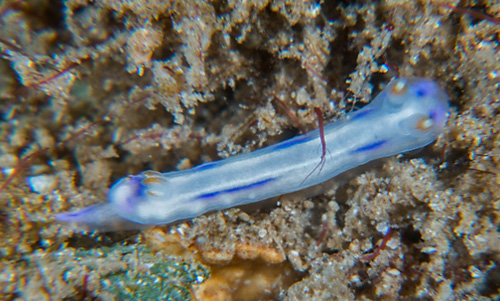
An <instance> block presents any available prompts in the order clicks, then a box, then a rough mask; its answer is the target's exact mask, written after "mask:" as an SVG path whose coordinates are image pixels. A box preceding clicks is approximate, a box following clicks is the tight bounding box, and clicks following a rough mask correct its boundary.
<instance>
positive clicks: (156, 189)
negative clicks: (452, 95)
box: [56, 78, 449, 230]
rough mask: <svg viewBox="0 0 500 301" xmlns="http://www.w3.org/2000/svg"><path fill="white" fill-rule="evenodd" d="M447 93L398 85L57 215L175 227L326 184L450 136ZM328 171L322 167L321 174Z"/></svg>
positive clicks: (121, 184)
mask: <svg viewBox="0 0 500 301" xmlns="http://www.w3.org/2000/svg"><path fill="white" fill-rule="evenodd" d="M448 109H449V108H448V98H447V95H446V93H445V92H444V91H443V90H442V89H441V88H440V87H439V86H438V85H437V84H436V83H435V82H433V81H431V80H428V79H423V78H401V79H396V80H393V81H392V82H391V83H389V85H388V86H387V88H386V89H384V90H383V91H382V92H381V93H380V94H379V95H378V96H377V97H376V98H375V99H374V100H373V101H372V102H371V103H370V104H369V105H367V106H365V107H364V108H362V109H360V110H358V111H356V112H353V113H350V114H349V115H347V117H346V118H345V120H341V121H338V122H334V123H330V124H328V125H326V126H325V128H324V136H325V144H326V153H325V156H324V159H323V161H322V155H323V151H322V145H321V139H320V137H319V130H315V131H311V132H310V133H307V134H306V135H301V136H297V137H294V138H292V139H289V140H286V141H283V142H281V143H278V144H275V145H271V146H269V147H266V148H262V149H259V150H256V151H254V152H251V153H247V154H242V155H237V156H234V157H231V158H228V159H224V160H220V161H216V162H212V163H208V164H204V165H200V166H198V167H195V168H193V169H190V170H184V171H174V172H168V173H164V174H161V173H157V172H144V173H142V174H139V175H136V176H131V177H127V178H124V179H122V180H120V181H118V182H117V183H116V184H115V185H113V187H111V189H110V191H109V193H108V201H109V202H108V203H106V204H104V205H97V206H92V207H89V208H87V209H83V210H81V211H78V212H76V213H62V214H58V215H57V216H56V219H57V220H58V221H61V222H68V223H75V224H77V225H78V226H81V227H83V228H86V229H100V230H119V229H123V228H136V227H139V226H140V225H159V224H168V223H171V222H174V221H177V220H183V219H188V218H192V217H195V216H198V215H201V214H203V213H205V212H208V211H213V210H221V209H226V208H230V207H234V206H238V205H243V204H248V203H253V202H258V201H261V200H264V199H268V198H271V197H275V196H279V195H281V194H286V193H290V192H294V191H298V190H302V189H304V188H307V187H310V186H313V185H316V184H320V183H322V182H325V181H327V180H329V179H331V178H332V177H334V176H336V175H338V174H340V173H342V172H344V171H347V170H349V169H352V168H354V167H357V166H359V165H361V164H364V163H366V162H369V161H372V160H375V159H379V158H383V157H388V156H392V155H396V154H399V153H402V152H407V151H410V150H413V149H417V148H421V147H423V146H425V145H427V144H429V143H431V142H432V141H434V140H435V139H436V137H437V136H438V135H439V134H440V133H442V132H443V130H444V126H445V123H446V120H447V116H448ZM320 164H321V168H317V167H318V166H319V165H320Z"/></svg>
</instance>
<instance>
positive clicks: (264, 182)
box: [196, 178, 276, 199]
mask: <svg viewBox="0 0 500 301" xmlns="http://www.w3.org/2000/svg"><path fill="white" fill-rule="evenodd" d="M274 180H276V178H270V179H265V180H262V181H259V182H255V183H252V184H248V185H243V186H239V187H233V188H229V189H226V190H221V191H215V192H210V193H206V194H202V195H200V196H198V197H197V198H196V199H209V198H213V197H215V196H217V195H219V194H224V193H233V192H240V191H244V190H249V189H253V188H257V187H259V186H263V185H265V184H267V183H269V182H272V181H274Z"/></svg>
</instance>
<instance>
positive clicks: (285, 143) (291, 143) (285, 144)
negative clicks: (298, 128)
mask: <svg viewBox="0 0 500 301" xmlns="http://www.w3.org/2000/svg"><path fill="white" fill-rule="evenodd" d="M310 140H311V137H309V136H307V135H301V136H296V137H293V138H291V139H289V140H285V141H283V142H280V143H278V144H275V145H273V146H271V147H272V148H273V149H275V150H278V149H285V148H289V147H291V146H294V145H297V144H302V143H305V142H308V141H310Z"/></svg>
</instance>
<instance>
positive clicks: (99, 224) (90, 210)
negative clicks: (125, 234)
mask: <svg viewBox="0 0 500 301" xmlns="http://www.w3.org/2000/svg"><path fill="white" fill-rule="evenodd" d="M55 218H56V222H58V223H62V224H66V225H69V226H71V227H73V228H75V229H77V230H81V231H99V232H110V231H123V230H140V229H144V228H147V226H145V225H141V224H138V223H134V222H131V221H129V220H126V219H124V218H122V217H120V216H118V214H116V213H115V212H114V210H113V208H112V206H111V204H109V203H106V204H102V205H94V206H89V207H86V208H83V209H81V210H79V211H76V212H68V213H59V214H56V215H55Z"/></svg>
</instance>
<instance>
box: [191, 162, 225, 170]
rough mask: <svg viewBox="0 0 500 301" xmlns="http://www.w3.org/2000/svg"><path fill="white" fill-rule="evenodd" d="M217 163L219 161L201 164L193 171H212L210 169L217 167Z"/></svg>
mask: <svg viewBox="0 0 500 301" xmlns="http://www.w3.org/2000/svg"><path fill="white" fill-rule="evenodd" d="M218 162H219V161H214V162H208V163H203V164H201V165H198V166H195V167H194V168H193V169H196V170H197V171H200V170H207V169H212V168H214V167H216V166H217V165H219V164H218Z"/></svg>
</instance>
